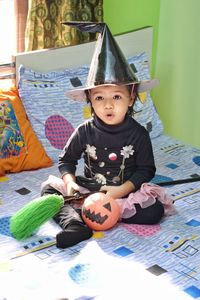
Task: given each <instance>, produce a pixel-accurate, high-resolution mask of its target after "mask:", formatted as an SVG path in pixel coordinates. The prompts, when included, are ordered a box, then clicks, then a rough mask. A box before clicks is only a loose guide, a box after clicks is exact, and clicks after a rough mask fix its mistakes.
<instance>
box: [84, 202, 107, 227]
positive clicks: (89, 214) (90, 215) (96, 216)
mask: <svg viewBox="0 0 200 300" xmlns="http://www.w3.org/2000/svg"><path fill="white" fill-rule="evenodd" d="M103 207H105V208H106V209H107V210H109V212H111V205H110V203H109V202H108V203H106V204H104V205H103ZM83 214H84V216H85V217H86V218H88V219H89V220H90V221H92V222H96V223H97V224H103V223H104V222H105V221H106V220H107V219H108V215H104V216H101V214H100V213H97V214H95V212H94V211H91V210H90V209H86V208H83Z"/></svg>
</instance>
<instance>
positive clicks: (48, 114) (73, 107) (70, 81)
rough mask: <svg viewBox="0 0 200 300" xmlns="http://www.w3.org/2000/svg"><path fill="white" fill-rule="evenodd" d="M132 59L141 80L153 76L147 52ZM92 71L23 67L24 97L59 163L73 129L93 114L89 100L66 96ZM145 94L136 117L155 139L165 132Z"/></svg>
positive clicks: (48, 149) (36, 127) (21, 87)
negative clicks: (43, 71)
mask: <svg viewBox="0 0 200 300" xmlns="http://www.w3.org/2000/svg"><path fill="white" fill-rule="evenodd" d="M129 62H130V64H131V65H132V67H133V68H134V70H135V72H136V73H137V76H138V77H139V78H140V79H148V78H149V70H148V63H147V59H146V54H145V53H142V54H139V55H137V56H134V57H132V58H130V59H129ZM88 70H89V67H88V66H81V67H79V68H74V69H65V70H57V71H50V72H45V73H42V72H37V71H34V70H32V69H29V68H26V67H24V66H21V67H20V71H19V76H20V80H19V93H20V97H21V99H22V101H23V104H24V106H25V109H26V112H27V114H28V117H29V120H30V122H31V124H32V127H33V129H34V131H35V133H36V135H37V137H38V139H39V140H40V141H41V143H42V145H43V146H44V148H45V150H46V152H47V154H48V155H49V156H50V157H51V158H52V160H53V161H54V162H57V160H58V156H59V154H60V153H61V150H62V149H63V147H64V145H65V144H66V142H67V140H68V138H69V137H70V135H71V133H72V132H73V130H74V129H75V128H76V127H77V126H78V125H79V124H80V123H82V122H83V121H85V120H86V119H88V118H90V117H91V114H90V106H89V105H88V104H87V103H86V102H81V101H73V100H71V99H68V98H67V97H66V91H67V90H69V89H74V88H79V87H80V86H84V85H85V81H86V78H87V75H88ZM141 97H143V98H144V97H146V101H145V103H144V104H141V102H140V101H139V100H137V101H136V104H135V110H136V111H137V113H136V114H135V116H134V117H135V118H136V119H137V120H138V122H140V123H141V124H142V125H144V126H145V127H146V128H147V130H148V131H149V132H150V135H151V137H152V138H154V137H156V136H158V135H160V134H161V133H162V130H163V128H162V123H161V121H160V119H159V117H158V114H157V112H156V110H155V107H154V104H153V101H152V100H151V97H150V95H146V96H144V95H141Z"/></svg>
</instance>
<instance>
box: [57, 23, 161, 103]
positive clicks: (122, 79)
mask: <svg viewBox="0 0 200 300" xmlns="http://www.w3.org/2000/svg"><path fill="white" fill-rule="evenodd" d="M63 24H64V25H69V26H72V27H76V28H77V29H79V30H80V31H84V32H92V33H97V32H98V33H100V34H99V36H98V40H97V43H96V48H95V51H94V54H93V58H92V62H91V65H90V70H89V74H88V78H87V82H86V85H85V87H83V88H80V89H75V90H70V91H69V92H67V95H68V96H69V97H70V98H72V99H74V100H84V99H85V98H86V95H85V90H89V89H92V88H95V87H97V86H100V85H131V84H138V89H137V91H138V93H141V92H145V91H148V90H150V89H152V88H153V87H154V86H155V85H156V84H157V80H155V79H154V80H146V81H145V80H144V81H139V80H138V78H137V76H136V75H135V73H134V71H133V69H132V68H131V66H130V65H129V64H128V61H127V60H126V58H125V56H124V54H123V53H122V51H121V49H120V47H119V46H118V44H117V42H116V40H115V39H114V37H113V36H112V34H111V32H110V30H109V28H108V26H107V25H106V23H104V22H99V23H94V22H79V21H77V22H63Z"/></svg>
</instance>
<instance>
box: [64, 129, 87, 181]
mask: <svg viewBox="0 0 200 300" xmlns="http://www.w3.org/2000/svg"><path fill="white" fill-rule="evenodd" d="M80 131H81V130H80V127H78V128H77V129H76V130H75V131H74V132H73V134H72V136H71V137H70V139H69V140H68V142H67V144H66V146H65V147H64V149H63V151H62V153H61V154H60V156H59V160H58V169H59V171H60V174H61V176H63V175H64V174H66V173H70V174H74V175H75V172H76V166H77V163H78V160H79V159H80V158H81V155H82V153H83V151H84V143H83V140H84V137H83V136H81V133H80Z"/></svg>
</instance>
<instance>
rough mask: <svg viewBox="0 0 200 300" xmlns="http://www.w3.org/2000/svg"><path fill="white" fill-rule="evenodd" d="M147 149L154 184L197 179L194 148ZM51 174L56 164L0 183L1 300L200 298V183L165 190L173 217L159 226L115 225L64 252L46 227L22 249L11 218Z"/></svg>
mask: <svg viewBox="0 0 200 300" xmlns="http://www.w3.org/2000/svg"><path fill="white" fill-rule="evenodd" d="M152 142H153V149H154V154H155V161H156V166H157V172H156V176H155V178H154V180H153V182H155V183H156V182H160V181H166V180H176V179H182V178H190V177H195V176H197V175H198V176H199V175H200V150H199V149H196V148H194V147H191V146H188V145H185V144H183V143H181V142H180V141H177V140H176V139H173V138H171V137H169V136H166V135H161V136H159V137H157V138H155V139H153V140H152ZM50 174H53V175H56V176H58V171H57V166H56V165H54V166H53V167H50V168H47V169H40V170H37V171H27V172H21V173H17V174H9V175H7V176H5V177H1V178H0V282H1V288H0V300H3V299H4V300H31V299H47V300H51V299H52V300H56V299H57V300H58V299H69V300H71V299H72V300H73V299H74V300H75V299H76V300H78V299H79V300H80V299H103V300H105V299H176V300H177V299H179V300H182V299H200V253H199V250H200V230H199V229H200V183H199V182H193V183H187V184H179V185H172V186H168V187H166V190H167V192H168V194H169V195H171V196H172V197H173V199H174V200H175V207H176V210H177V213H176V214H175V215H173V216H170V217H165V218H163V219H162V221H161V223H160V224H158V225H154V226H147V225H146V226H144V225H137V224H136V225H126V224H121V223H118V224H117V225H116V226H115V227H114V228H113V229H111V230H108V231H104V232H94V234H93V237H92V238H91V239H90V240H88V241H84V242H81V243H79V244H78V245H75V246H73V247H70V248H67V249H64V250H63V249H58V248H56V246H55V234H56V232H58V230H59V227H58V225H56V224H55V223H54V222H53V221H52V220H51V221H49V222H47V223H46V224H44V225H43V226H41V227H40V229H39V231H38V232H37V233H35V234H34V235H33V236H32V237H30V238H28V239H26V240H24V241H21V242H19V241H16V240H15V239H13V238H12V237H11V235H10V232H9V219H10V217H11V216H12V214H13V213H14V212H15V211H17V210H18V209H19V208H21V207H22V206H24V205H25V203H27V202H28V201H30V200H32V199H34V198H36V197H38V196H39V193H40V185H41V182H42V181H44V180H46V179H47V177H48V176H49V175H50ZM2 283H3V284H2ZM136 296H137V297H136Z"/></svg>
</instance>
